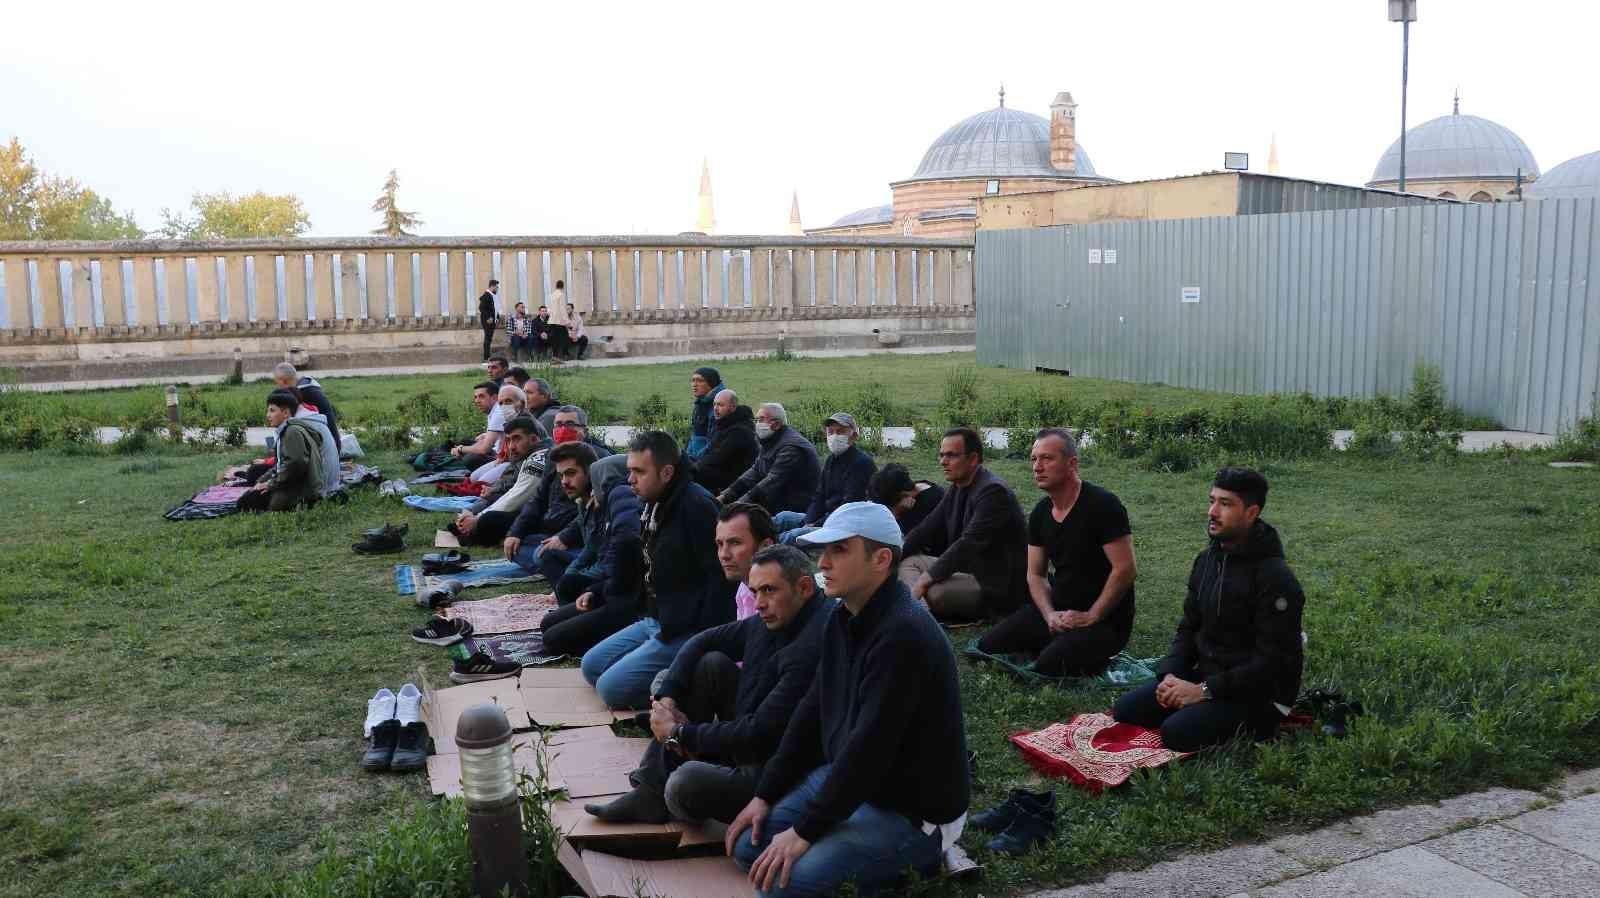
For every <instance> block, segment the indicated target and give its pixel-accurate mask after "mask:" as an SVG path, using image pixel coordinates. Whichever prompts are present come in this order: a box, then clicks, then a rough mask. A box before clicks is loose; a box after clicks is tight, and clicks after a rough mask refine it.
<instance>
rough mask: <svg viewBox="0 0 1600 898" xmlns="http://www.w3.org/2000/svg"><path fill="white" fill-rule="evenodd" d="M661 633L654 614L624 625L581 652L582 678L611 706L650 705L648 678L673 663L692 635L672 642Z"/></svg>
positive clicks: (640, 708) (639, 706) (639, 708)
mask: <svg viewBox="0 0 1600 898" xmlns="http://www.w3.org/2000/svg"><path fill="white" fill-rule="evenodd" d="M660 635H661V624H659V623H657V622H656V619H655V618H653V617H647V618H644V619H642V620H638V621H635V622H634V623H632V624H630V625H629V626H626V627H623V628H622V629H621V630H619V631H617V632H616V633H613V634H611V635H610V636H608V637H606V638H605V639H603V640H601V641H600V643H599V644H598V645H596V646H595V647H594V648H592V649H590V650H589V651H587V652H584V653H583V662H582V663H581V664H580V665H579V667H580V668H581V669H582V670H583V678H584V679H585V680H588V681H589V685H591V686H593V687H594V688H595V691H596V692H598V693H600V698H601V700H602V701H604V702H605V703H606V704H607V705H609V706H610V707H613V708H617V709H624V708H633V709H636V710H641V711H642V710H644V709H646V708H649V707H650V681H651V680H654V679H655V677H656V674H658V673H660V672H661V671H663V670H666V669H667V668H668V667H671V666H672V659H673V658H676V657H677V656H678V649H680V648H683V644H684V643H685V642H688V641H689V637H690V636H693V635H694V634H693V633H686V634H684V635H683V636H679V637H678V638H677V639H674V640H672V641H671V642H662V641H661V640H660V639H659V638H658V637H659V636H660Z"/></svg>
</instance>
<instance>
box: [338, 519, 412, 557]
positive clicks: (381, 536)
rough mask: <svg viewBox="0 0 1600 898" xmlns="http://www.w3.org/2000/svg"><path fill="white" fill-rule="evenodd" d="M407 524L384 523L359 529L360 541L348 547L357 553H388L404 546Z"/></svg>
mask: <svg viewBox="0 0 1600 898" xmlns="http://www.w3.org/2000/svg"><path fill="white" fill-rule="evenodd" d="M407 529H409V528H408V525H406V524H401V525H400V526H398V527H396V526H395V525H393V524H385V525H383V526H382V527H374V528H372V529H371V530H363V531H361V542H358V543H356V544H354V545H352V546H351V547H350V548H351V550H353V551H354V552H355V553H356V554H357V555H389V554H392V553H394V552H398V551H400V550H401V549H404V548H405V547H406V530H407Z"/></svg>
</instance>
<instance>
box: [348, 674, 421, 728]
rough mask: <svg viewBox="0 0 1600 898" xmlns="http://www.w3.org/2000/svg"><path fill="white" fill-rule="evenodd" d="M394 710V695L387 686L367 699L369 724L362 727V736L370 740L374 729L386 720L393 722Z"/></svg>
mask: <svg viewBox="0 0 1600 898" xmlns="http://www.w3.org/2000/svg"><path fill="white" fill-rule="evenodd" d="M406 685H408V686H409V685H410V684H409V683H408V684H406ZM413 688H415V687H413ZM394 710H395V699H394V693H393V692H390V691H389V687H387V686H385V687H383V688H382V689H379V690H378V694H377V695H374V696H373V697H372V698H370V699H367V722H366V723H365V724H362V726H361V735H362V736H365V737H366V738H368V739H370V738H372V728H373V727H375V726H377V725H378V724H380V723H383V722H384V721H386V720H393V719H394Z"/></svg>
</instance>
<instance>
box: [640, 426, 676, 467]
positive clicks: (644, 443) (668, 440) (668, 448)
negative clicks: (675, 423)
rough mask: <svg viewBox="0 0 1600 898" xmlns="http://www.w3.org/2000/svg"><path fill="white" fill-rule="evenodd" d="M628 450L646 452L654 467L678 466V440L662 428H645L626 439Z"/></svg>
mask: <svg viewBox="0 0 1600 898" xmlns="http://www.w3.org/2000/svg"><path fill="white" fill-rule="evenodd" d="M628 451H629V452H648V453H650V460H651V461H654V462H655V463H656V467H658V468H662V467H666V466H667V465H671V466H672V467H674V468H676V467H677V466H678V441H677V440H675V439H673V438H672V434H670V433H667V432H666V431H664V430H646V431H643V432H641V433H636V434H634V435H633V439H631V440H629V441H628Z"/></svg>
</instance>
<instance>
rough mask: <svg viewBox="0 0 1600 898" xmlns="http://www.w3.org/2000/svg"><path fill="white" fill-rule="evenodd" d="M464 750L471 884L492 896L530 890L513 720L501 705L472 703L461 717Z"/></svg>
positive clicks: (458, 736) (459, 728) (459, 725)
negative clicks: (514, 757)
mask: <svg viewBox="0 0 1600 898" xmlns="http://www.w3.org/2000/svg"><path fill="white" fill-rule="evenodd" d="M456 746H457V747H458V748H460V749H461V794H462V797H463V798H465V799H466V803H467V844H468V847H469V848H470V849H471V851H472V882H473V886H474V887H475V889H476V890H477V893H478V894H479V895H481V896H483V898H490V896H495V895H499V894H501V892H502V891H503V890H509V891H510V893H511V894H513V895H526V894H527V893H528V862H527V859H526V857H525V856H524V855H523V851H522V807H521V804H520V802H519V801H518V798H517V774H516V768H515V767H514V766H513V765H512V763H511V721H509V720H507V719H506V712H505V711H504V710H502V709H501V708H500V706H499V705H493V704H482V705H473V706H472V707H470V708H467V709H466V710H465V711H462V712H461V716H460V717H459V718H457V720H456Z"/></svg>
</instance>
